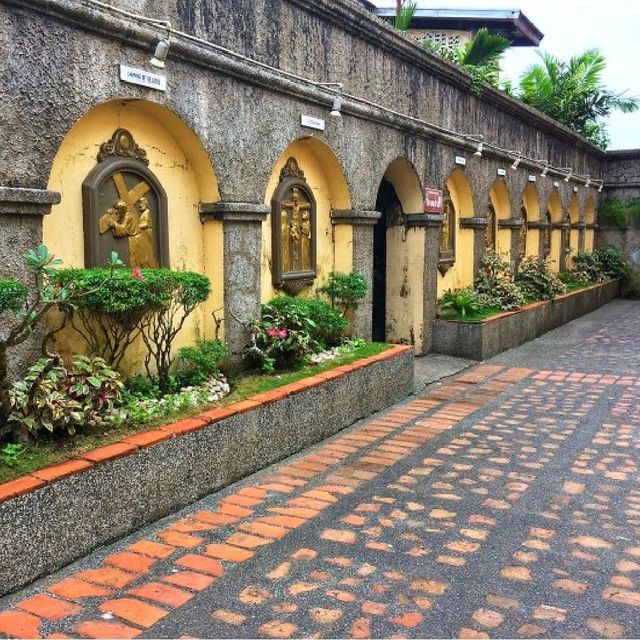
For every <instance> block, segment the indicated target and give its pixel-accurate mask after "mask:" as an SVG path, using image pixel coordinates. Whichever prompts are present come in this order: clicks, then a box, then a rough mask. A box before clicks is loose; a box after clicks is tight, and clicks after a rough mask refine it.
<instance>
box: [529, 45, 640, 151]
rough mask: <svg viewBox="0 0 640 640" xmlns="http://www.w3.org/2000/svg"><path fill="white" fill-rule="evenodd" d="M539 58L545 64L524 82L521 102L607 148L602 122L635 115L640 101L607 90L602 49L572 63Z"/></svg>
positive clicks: (547, 55)
mask: <svg viewBox="0 0 640 640" xmlns="http://www.w3.org/2000/svg"><path fill="white" fill-rule="evenodd" d="M538 55H539V56H540V58H541V59H542V63H541V64H535V65H532V66H531V67H529V68H528V69H527V70H526V71H525V72H524V74H523V75H522V77H521V78H520V91H519V97H520V99H521V100H522V101H523V102H525V103H527V104H529V105H531V106H532V107H535V108H536V109H539V110H540V111H542V112H543V113H545V114H547V115H548V116H550V117H551V118H554V119H555V120H557V121H558V122H561V123H562V124H564V125H566V126H567V127H569V128H571V129H573V130H575V131H577V132H578V133H579V134H580V135H582V136H583V137H585V138H586V139H587V140H589V141H590V142H593V143H594V144H596V145H598V146H600V147H602V148H603V149H604V148H606V147H607V144H608V142H609V138H608V135H607V130H606V127H605V125H604V123H603V122H602V118H606V117H607V116H608V115H609V114H610V113H611V112H613V111H622V112H624V113H628V112H631V111H635V110H636V109H637V108H638V106H639V104H638V99H637V98H635V97H632V98H626V97H624V93H618V94H616V93H614V92H613V91H611V90H610V89H607V88H606V87H605V86H604V84H603V81H602V74H603V72H604V70H605V68H606V61H605V59H604V56H603V55H602V54H601V53H600V51H598V49H588V50H587V51H585V52H583V53H581V54H580V55H577V56H574V57H573V58H571V59H570V60H569V61H568V62H567V61H563V60H559V59H558V58H556V57H554V56H552V55H551V54H550V53H546V52H544V51H543V52H539V53H538Z"/></svg>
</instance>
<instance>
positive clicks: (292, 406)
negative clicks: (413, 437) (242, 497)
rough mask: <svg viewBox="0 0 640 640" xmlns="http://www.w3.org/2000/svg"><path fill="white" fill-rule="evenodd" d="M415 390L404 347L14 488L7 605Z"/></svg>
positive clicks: (2, 573)
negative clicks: (48, 578) (28, 588)
mask: <svg viewBox="0 0 640 640" xmlns="http://www.w3.org/2000/svg"><path fill="white" fill-rule="evenodd" d="M412 390H413V349H412V348H411V347H408V346H396V347H392V348H390V349H388V350H387V351H383V352H382V353H380V354H378V355H375V356H372V357H369V358H363V359H361V360H357V361H356V362H354V363H352V364H349V365H343V366H340V367H336V369H334V370H331V371H328V372H325V373H322V374H318V375H316V376H312V377H309V378H304V379H302V380H299V381H298V382H294V383H292V384H289V385H286V386H283V387H279V388H277V389H273V390H271V391H266V392H264V393H261V394H259V395H257V396H254V397H253V398H250V399H248V400H243V401H240V402H235V403H233V404H230V405H228V406H225V407H219V408H217V409H212V410H210V411H206V412H204V413H202V414H200V415H198V416H195V417H193V418H188V419H186V420H181V421H179V422H175V423H172V424H168V425H164V426H161V427H159V428H157V429H153V430H149V431H145V432H141V433H138V434H134V435H131V436H127V437H126V438H124V439H123V440H122V441H121V442H118V443H115V444H111V445H107V446H105V447H101V448H99V449H96V450H94V451H89V452H86V453H83V454H82V455H81V456H80V459H78V460H69V461H67V462H64V463H62V464H59V465H55V466H53V467H48V468H46V469H40V470H38V471H34V472H33V473H32V474H30V475H27V476H23V477H22V478H18V479H16V480H12V481H11V482H7V483H4V484H2V485H0V521H1V522H2V523H3V545H1V546H0V595H4V594H6V593H9V592H11V591H13V590H15V589H18V588H20V587H22V586H24V585H26V584H28V583H30V582H32V581H33V580H35V579H36V578H38V577H40V576H43V575H46V574H49V573H51V572H52V571H56V570H57V569H60V568H61V567H63V566H65V565H66V564H69V563H70V562H73V561H74V560H76V559H77V558H80V557H82V556H84V555H86V554H87V553H89V552H90V551H92V550H93V549H95V548H97V547H99V546H101V545H104V544H106V543H108V542H110V541H112V540H114V539H117V538H120V537H122V536H125V535H127V534H129V533H131V532H132V531H134V530H136V529H138V528H140V527H141V526H142V525H144V524H146V523H149V522H154V521H156V520H159V519H160V518H162V517H164V516H166V515H168V514H170V513H173V512H175V511H177V510H178V509H180V508H182V507H184V506H186V505H188V504H191V503H193V502H194V501H196V500H198V499H199V498H201V497H203V496H205V495H208V494H210V493H213V492H215V491H218V490H220V489H222V488H223V487H225V486H228V485H230V484H232V483H233V482H237V481H238V480H240V479H242V478H244V477H246V476H248V475H250V474H252V473H255V472H257V471H259V470H260V469H263V468H264V467H266V466H269V465H270V464H273V463H275V462H278V461H279V460H282V459H283V458H286V457H288V456H290V455H293V454H294V453H297V452H298V451H301V450H302V449H304V448H306V447H309V446H311V445H313V444H315V443H316V442H319V441H320V440H322V439H324V438H327V437H329V436H331V435H333V434H335V433H337V432H338V431H340V430H342V429H344V428H346V427H348V426H350V425H352V424H353V423H354V422H356V421H357V420H360V419H362V418H365V417H367V416H369V415H371V414H372V413H375V412H376V411H380V410H382V409H384V408H386V407H387V406H389V405H390V404H393V403H395V402H398V401H400V400H402V399H404V398H405V397H406V396H408V395H409V394H410V393H411V392H412ZM34 514H38V515H37V518H35V517H34Z"/></svg>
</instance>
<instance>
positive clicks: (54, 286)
mask: <svg viewBox="0 0 640 640" xmlns="http://www.w3.org/2000/svg"><path fill="white" fill-rule="evenodd" d="M119 262H120V260H119V258H118V254H117V253H115V252H114V253H112V254H111V260H110V262H109V266H110V267H111V269H113V268H114V267H115V266H117V265H118V263H119ZM25 264H26V266H27V269H28V271H29V272H30V273H31V276H32V283H31V287H30V288H29V291H28V292H25V291H24V290H23V289H22V288H21V286H20V285H18V286H16V285H15V284H10V285H5V286H4V289H5V297H4V305H5V306H4V307H2V308H0V314H1V313H2V312H4V311H7V310H12V311H14V313H15V314H16V317H15V318H14V319H13V320H12V321H10V322H7V323H4V327H3V328H4V331H3V332H2V334H1V335H0V435H2V432H3V430H4V429H3V426H2V425H5V424H6V422H7V419H8V417H9V414H10V413H11V411H12V406H11V398H10V394H9V390H10V388H11V380H10V379H9V368H8V354H9V351H10V350H11V349H12V348H14V347H17V346H18V345H20V344H22V343H24V342H25V341H26V340H27V339H28V338H29V337H30V336H31V335H32V334H33V332H34V331H35V330H36V328H37V326H38V324H39V323H40V321H41V320H42V318H43V317H44V315H45V314H46V313H47V312H48V311H49V310H50V309H53V308H56V307H58V308H60V307H61V306H62V307H64V308H69V307H71V306H72V305H73V304H74V303H75V302H76V301H77V299H78V297H79V296H80V295H81V294H79V293H78V292H77V291H76V290H75V288H74V287H73V286H68V287H67V286H62V285H60V283H58V282H57V281H56V274H57V269H56V267H57V266H58V265H60V264H61V261H60V260H58V259H56V257H55V256H54V255H53V254H51V253H49V250H48V249H47V247H45V246H44V245H40V246H39V247H38V248H37V249H35V250H32V251H28V252H27V254H26V255H25ZM111 273H112V271H111V270H109V271H108V272H107V274H108V275H106V276H105V277H106V279H108V278H109V277H110V276H111ZM105 281H106V280H103V281H101V282H100V283H99V284H97V288H101V287H102V286H103V285H104V283H105ZM51 333H53V332H49V333H47V334H45V337H44V340H43V350H45V345H46V342H47V339H48V338H49V337H50V336H51Z"/></svg>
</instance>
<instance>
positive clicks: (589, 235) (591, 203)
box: [584, 196, 596, 251]
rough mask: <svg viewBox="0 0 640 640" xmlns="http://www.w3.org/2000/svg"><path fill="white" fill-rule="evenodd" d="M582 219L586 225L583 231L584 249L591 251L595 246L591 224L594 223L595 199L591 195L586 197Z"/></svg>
mask: <svg viewBox="0 0 640 640" xmlns="http://www.w3.org/2000/svg"><path fill="white" fill-rule="evenodd" d="M584 221H585V223H586V225H587V228H586V229H585V232H584V249H585V251H593V250H594V248H595V246H594V245H595V230H594V228H593V225H595V223H596V201H595V199H594V197H593V196H589V197H588V198H587V202H586V204H585V214H584Z"/></svg>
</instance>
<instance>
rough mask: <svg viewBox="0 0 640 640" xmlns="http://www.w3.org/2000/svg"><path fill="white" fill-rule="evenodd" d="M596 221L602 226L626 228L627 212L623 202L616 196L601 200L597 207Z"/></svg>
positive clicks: (627, 222) (627, 224)
mask: <svg viewBox="0 0 640 640" xmlns="http://www.w3.org/2000/svg"><path fill="white" fill-rule="evenodd" d="M598 222H599V223H600V224H601V225H604V226H609V227H617V228H618V229H627V228H628V227H629V213H628V211H627V207H626V206H625V203H624V202H622V200H618V199H617V198H610V199H608V200H603V201H602V202H601V203H600V206H599V208H598Z"/></svg>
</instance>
